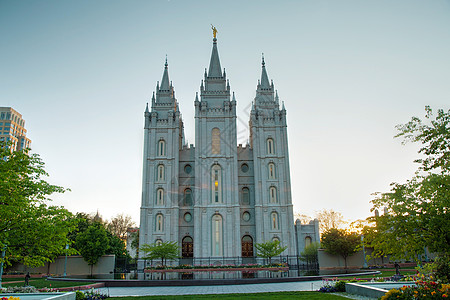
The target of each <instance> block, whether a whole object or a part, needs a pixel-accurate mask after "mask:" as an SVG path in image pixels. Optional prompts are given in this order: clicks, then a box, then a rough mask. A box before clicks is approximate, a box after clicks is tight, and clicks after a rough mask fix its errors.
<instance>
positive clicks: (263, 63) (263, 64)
mask: <svg viewBox="0 0 450 300" xmlns="http://www.w3.org/2000/svg"><path fill="white" fill-rule="evenodd" d="M265 65H266V63H265V62H264V52H263V53H262V66H263V67H264V66H265Z"/></svg>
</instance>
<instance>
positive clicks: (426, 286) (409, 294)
mask: <svg viewBox="0 0 450 300" xmlns="http://www.w3.org/2000/svg"><path fill="white" fill-rule="evenodd" d="M449 297H450V284H441V283H438V282H435V281H416V285H415V286H403V287H401V288H400V289H392V290H390V291H389V292H387V293H386V294H385V295H384V296H383V297H381V298H380V300H394V299H395V300H398V299H400V300H402V299H404V300H406V299H408V300H409V299H418V300H434V299H446V298H449Z"/></svg>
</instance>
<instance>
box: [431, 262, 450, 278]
mask: <svg viewBox="0 0 450 300" xmlns="http://www.w3.org/2000/svg"><path fill="white" fill-rule="evenodd" d="M434 263H435V264H436V278H437V279H438V280H439V281H441V282H443V283H450V255H441V256H438V257H437V258H436V260H435V262H434Z"/></svg>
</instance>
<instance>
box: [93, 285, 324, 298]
mask: <svg viewBox="0 0 450 300" xmlns="http://www.w3.org/2000/svg"><path fill="white" fill-rule="evenodd" d="M323 284H324V283H323V282H322V281H299V282H280V283H256V284H238V285H209V286H160V287H159V286H150V287H110V288H100V289H98V290H99V291H101V292H102V293H105V294H109V295H110V296H112V297H120V296H159V295H205V294H231V293H266V292H291V291H316V290H318V289H319V288H320V287H321V286H322V285H323Z"/></svg>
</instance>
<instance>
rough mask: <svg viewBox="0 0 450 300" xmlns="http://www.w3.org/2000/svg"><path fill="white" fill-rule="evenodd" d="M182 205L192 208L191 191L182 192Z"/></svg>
mask: <svg viewBox="0 0 450 300" xmlns="http://www.w3.org/2000/svg"><path fill="white" fill-rule="evenodd" d="M184 205H185V206H192V191H191V189H185V190H184Z"/></svg>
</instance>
